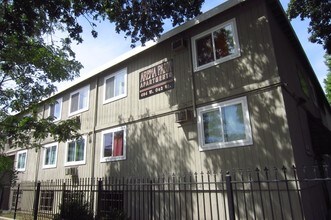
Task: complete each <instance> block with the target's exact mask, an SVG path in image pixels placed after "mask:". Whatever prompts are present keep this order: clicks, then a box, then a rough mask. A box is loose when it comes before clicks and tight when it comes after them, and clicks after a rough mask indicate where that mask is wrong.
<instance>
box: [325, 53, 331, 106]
mask: <svg viewBox="0 0 331 220" xmlns="http://www.w3.org/2000/svg"><path fill="white" fill-rule="evenodd" d="M325 64H326V66H327V67H328V73H327V75H326V79H324V89H325V94H326V98H327V99H328V101H329V103H330V104H331V55H325Z"/></svg>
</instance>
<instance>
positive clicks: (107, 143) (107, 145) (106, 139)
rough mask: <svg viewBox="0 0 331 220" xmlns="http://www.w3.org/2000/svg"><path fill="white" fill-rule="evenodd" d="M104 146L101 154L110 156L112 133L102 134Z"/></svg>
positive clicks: (111, 153) (111, 151)
mask: <svg viewBox="0 0 331 220" xmlns="http://www.w3.org/2000/svg"><path fill="white" fill-rule="evenodd" d="M103 142H104V148H103V156H104V157H111V156H112V155H113V149H112V147H113V143H112V142H113V133H108V134H104V136H103Z"/></svg>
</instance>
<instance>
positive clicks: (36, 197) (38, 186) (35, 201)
mask: <svg viewBox="0 0 331 220" xmlns="http://www.w3.org/2000/svg"><path fill="white" fill-rule="evenodd" d="M39 195H40V182H38V183H37V190H36V192H35V196H34V205H33V219H34V220H37V218H38V206H39Z"/></svg>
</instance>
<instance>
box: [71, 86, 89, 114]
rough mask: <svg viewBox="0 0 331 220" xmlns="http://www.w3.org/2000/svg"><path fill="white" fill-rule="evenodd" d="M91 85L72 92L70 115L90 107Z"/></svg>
mask: <svg viewBox="0 0 331 220" xmlns="http://www.w3.org/2000/svg"><path fill="white" fill-rule="evenodd" d="M89 93H90V86H89V85H88V86H85V87H84V88H81V89H80V90H77V91H75V92H73V93H71V94H70V110H69V111H70V112H69V116H70V115H74V114H77V113H80V112H83V111H86V110H87V109H88V102H89Z"/></svg>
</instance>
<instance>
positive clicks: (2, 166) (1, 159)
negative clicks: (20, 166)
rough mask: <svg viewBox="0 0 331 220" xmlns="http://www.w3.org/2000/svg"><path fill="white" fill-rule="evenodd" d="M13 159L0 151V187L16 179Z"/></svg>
mask: <svg viewBox="0 0 331 220" xmlns="http://www.w3.org/2000/svg"><path fill="white" fill-rule="evenodd" d="M13 163H14V161H13V160H12V159H10V158H9V157H7V156H6V155H5V154H2V153H0V188H2V187H3V186H5V185H7V186H8V185H12V184H14V182H15V181H16V178H17V171H15V170H14V169H13V167H14V164H13Z"/></svg>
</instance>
